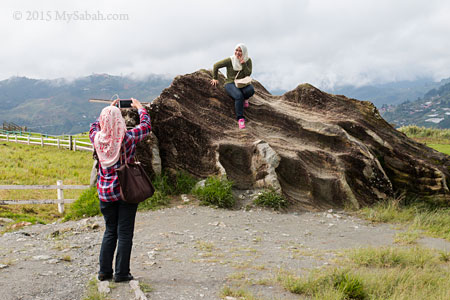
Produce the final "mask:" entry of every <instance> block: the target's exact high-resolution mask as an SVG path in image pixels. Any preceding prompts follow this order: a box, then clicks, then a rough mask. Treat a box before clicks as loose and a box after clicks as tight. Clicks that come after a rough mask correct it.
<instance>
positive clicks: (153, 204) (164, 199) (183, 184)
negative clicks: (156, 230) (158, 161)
mask: <svg viewBox="0 0 450 300" xmlns="http://www.w3.org/2000/svg"><path fill="white" fill-rule="evenodd" d="M196 182H197V179H196V178H195V177H193V176H191V175H190V174H188V173H187V172H185V171H178V172H176V173H175V174H174V175H172V176H170V175H168V174H167V173H166V172H163V173H162V174H161V175H156V176H155V177H154V178H153V180H152V183H153V186H154V187H155V193H154V194H153V196H152V197H150V198H148V199H146V200H145V201H144V202H142V203H140V204H139V207H138V209H139V210H156V209H160V208H163V207H167V206H169V205H170V200H171V197H170V196H175V195H180V194H188V193H190V192H191V190H192V188H193V187H194V186H195V183H196Z"/></svg>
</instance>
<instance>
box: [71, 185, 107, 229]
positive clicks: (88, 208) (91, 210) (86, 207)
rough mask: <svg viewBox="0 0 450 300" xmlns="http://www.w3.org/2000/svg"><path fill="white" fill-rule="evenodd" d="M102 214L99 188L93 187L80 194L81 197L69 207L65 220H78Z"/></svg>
mask: <svg viewBox="0 0 450 300" xmlns="http://www.w3.org/2000/svg"><path fill="white" fill-rule="evenodd" d="M99 214H100V203H99V199H98V194H97V188H96V187H91V188H89V189H87V190H85V191H83V193H82V194H81V195H80V197H79V198H78V199H77V200H76V201H75V202H74V203H72V205H71V206H70V207H69V209H68V212H67V214H66V216H65V217H64V221H68V220H78V219H81V218H84V217H92V216H96V215H99Z"/></svg>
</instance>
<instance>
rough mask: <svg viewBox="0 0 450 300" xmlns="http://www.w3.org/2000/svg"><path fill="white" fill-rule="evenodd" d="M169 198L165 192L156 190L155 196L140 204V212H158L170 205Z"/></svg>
mask: <svg viewBox="0 0 450 300" xmlns="http://www.w3.org/2000/svg"><path fill="white" fill-rule="evenodd" d="M169 201H170V200H169V197H167V195H166V194H164V193H163V192H161V191H159V190H156V191H155V193H154V194H153V196H151V197H150V198H148V199H146V200H145V201H143V202H141V203H140V204H139V210H156V209H158V208H161V207H165V206H167V205H169Z"/></svg>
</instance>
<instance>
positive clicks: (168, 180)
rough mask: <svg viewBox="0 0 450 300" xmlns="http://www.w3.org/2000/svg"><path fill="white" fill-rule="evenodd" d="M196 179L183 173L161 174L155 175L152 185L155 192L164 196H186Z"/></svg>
mask: <svg viewBox="0 0 450 300" xmlns="http://www.w3.org/2000/svg"><path fill="white" fill-rule="evenodd" d="M196 182H197V179H196V178H195V177H193V176H191V175H190V174H189V173H187V172H185V171H177V173H176V174H175V175H172V176H170V175H168V174H167V173H165V172H163V173H162V174H161V175H156V176H155V178H154V179H153V181H152V183H153V186H154V187H155V189H156V190H159V191H160V192H162V193H163V194H165V195H180V194H188V193H190V192H191V190H192V188H193V187H194V186H195V183H196Z"/></svg>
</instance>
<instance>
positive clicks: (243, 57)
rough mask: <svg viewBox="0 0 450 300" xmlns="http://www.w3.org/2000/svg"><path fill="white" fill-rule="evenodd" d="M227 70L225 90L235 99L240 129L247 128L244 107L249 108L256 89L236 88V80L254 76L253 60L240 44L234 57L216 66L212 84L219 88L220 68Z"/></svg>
mask: <svg viewBox="0 0 450 300" xmlns="http://www.w3.org/2000/svg"><path fill="white" fill-rule="evenodd" d="M223 67H226V68H227V79H226V80H225V90H226V91H227V93H228V95H230V96H231V98H233V99H234V109H235V112H236V118H237V120H238V124H239V128H240V129H244V128H245V118H244V107H248V99H249V98H250V97H251V96H253V94H254V93H255V89H254V88H253V85H251V84H249V85H247V86H245V87H243V88H238V87H236V85H235V83H234V80H235V79H240V78H244V77H246V76H250V75H251V74H252V60H251V59H250V58H249V57H248V52H247V47H246V46H245V45H244V44H238V45H237V46H236V48H235V49H234V55H232V56H230V57H227V58H225V59H224V60H221V61H219V62H217V63H215V64H214V67H213V79H212V80H211V84H212V85H213V86H217V83H218V82H219V81H218V80H217V78H218V72H219V69H220V68H223Z"/></svg>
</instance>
